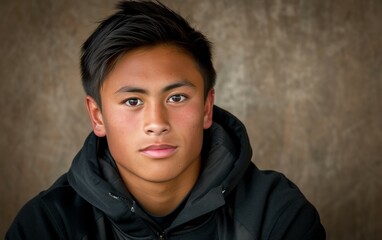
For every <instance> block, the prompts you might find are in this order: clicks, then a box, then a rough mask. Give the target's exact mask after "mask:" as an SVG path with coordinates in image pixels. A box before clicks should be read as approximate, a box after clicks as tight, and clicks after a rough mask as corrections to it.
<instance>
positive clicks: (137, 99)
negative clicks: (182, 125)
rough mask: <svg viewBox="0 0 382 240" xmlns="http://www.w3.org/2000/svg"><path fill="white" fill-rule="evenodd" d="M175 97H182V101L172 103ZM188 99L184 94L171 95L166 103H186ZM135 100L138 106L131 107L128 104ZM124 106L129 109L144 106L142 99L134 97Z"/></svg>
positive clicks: (127, 100) (124, 102) (126, 101)
mask: <svg viewBox="0 0 382 240" xmlns="http://www.w3.org/2000/svg"><path fill="white" fill-rule="evenodd" d="M174 97H180V101H178V102H174V101H171V99H172V98H174ZM187 99H188V97H187V96H186V95H184V94H174V95H171V96H170V97H169V98H168V99H167V100H166V102H167V103H182V102H184V101H186V100H187ZM133 100H134V101H137V102H138V104H137V105H131V104H129V103H128V102H129V101H133ZM123 104H125V105H127V106H128V107H138V106H140V105H142V104H143V101H142V100H141V99H139V98H134V97H132V98H128V99H126V100H124V101H123Z"/></svg>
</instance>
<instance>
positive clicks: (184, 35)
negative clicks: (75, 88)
mask: <svg viewBox="0 0 382 240" xmlns="http://www.w3.org/2000/svg"><path fill="white" fill-rule="evenodd" d="M117 10H118V11H117V12H116V13H115V14H113V15H112V16H110V17H108V18H107V19H105V20H104V21H102V22H101V23H100V25H99V26H98V28H97V29H96V30H95V31H94V32H93V33H92V34H91V35H90V37H89V38H88V39H87V40H86V42H85V43H84V44H83V46H82V56H81V72H82V84H83V87H84V89H85V92H86V94H87V95H89V96H91V97H92V98H94V99H95V101H96V102H97V104H98V105H99V106H100V107H101V96H100V88H101V86H102V83H103V81H104V80H105V78H106V77H107V74H108V73H109V72H110V71H111V70H112V69H113V66H114V65H115V63H116V62H117V61H118V57H120V56H121V55H123V54H125V53H127V52H129V51H132V50H135V49H138V48H141V47H150V46H155V45H158V44H173V45H175V46H177V47H180V48H181V49H183V50H185V51H186V52H187V53H189V54H190V56H191V57H193V59H194V60H195V62H196V63H197V65H198V68H199V70H200V72H201V75H202V77H203V79H204V95H205V97H206V96H207V93H208V91H209V90H210V89H212V88H213V86H214V84H215V79H216V72H215V69H214V66H213V63H212V53H211V43H210V42H209V41H208V40H207V38H206V37H205V36H204V35H203V34H202V33H201V32H199V31H196V30H195V29H194V28H192V27H191V26H190V24H189V23H188V22H187V21H186V20H185V19H184V18H182V17H181V16H180V15H178V14H177V13H175V12H174V11H172V10H171V9H169V8H168V7H166V6H165V5H163V4H162V3H160V2H159V1H155V2H153V1H122V2H119V3H118V5H117Z"/></svg>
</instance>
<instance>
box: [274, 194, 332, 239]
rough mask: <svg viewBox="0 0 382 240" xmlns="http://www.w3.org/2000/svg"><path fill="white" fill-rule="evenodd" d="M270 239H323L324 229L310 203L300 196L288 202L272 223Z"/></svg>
mask: <svg viewBox="0 0 382 240" xmlns="http://www.w3.org/2000/svg"><path fill="white" fill-rule="evenodd" d="M268 239H270V240H281V239H283V240H295V239H301V240H324V239H326V233H325V229H324V227H323V226H322V224H321V221H320V217H319V215H318V213H317V211H316V209H315V208H314V206H313V205H312V204H310V203H309V202H308V201H307V200H306V199H305V198H300V199H297V200H295V201H294V202H292V203H291V204H289V205H288V206H287V207H286V209H285V211H283V213H282V214H281V215H280V216H279V217H278V219H277V220H276V222H275V224H274V225H273V227H272V229H271V231H270V235H269V238H268Z"/></svg>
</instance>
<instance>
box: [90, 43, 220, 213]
mask: <svg viewBox="0 0 382 240" xmlns="http://www.w3.org/2000/svg"><path fill="white" fill-rule="evenodd" d="M100 94H101V99H102V110H101V108H99V106H97V104H96V102H95V101H94V99H92V98H91V97H89V96H88V97H87V98H86V103H87V108H88V112H89V115H90V119H91V122H92V125H93V131H94V133H95V134H96V135H97V136H99V137H104V136H106V137H107V141H108V144H109V148H110V152H111V154H112V156H113V158H114V160H115V162H116V164H117V167H118V170H119V172H120V174H121V176H122V179H123V181H124V183H125V185H126V187H127V188H128V190H129V191H130V192H131V193H132V194H133V196H134V197H135V198H136V200H137V201H138V202H139V203H140V204H141V205H142V206H143V207H144V208H145V209H146V211H148V212H149V213H151V214H153V215H157V216H163V215H166V214H168V213H170V212H171V211H172V210H173V209H175V207H176V206H177V205H178V204H179V203H180V202H181V201H182V199H183V198H184V197H185V196H186V195H187V194H188V192H189V191H190V190H191V188H192V187H193V186H194V184H195V182H196V180H197V178H198V174H199V171H200V162H201V159H200V152H201V148H202V140H203V129H206V128H209V127H210V126H211V124H212V108H213V102H214V92H213V90H211V91H210V92H209V93H208V95H207V98H206V99H205V96H204V83H203V78H202V75H201V73H200V71H199V69H198V67H197V64H196V62H195V61H194V60H193V58H192V57H191V56H190V55H189V54H187V53H186V52H185V51H183V50H182V49H180V48H178V47H175V46H173V45H163V44H162V45H158V46H154V47H146V48H140V49H137V50H134V51H131V52H128V53H126V54H124V55H123V56H122V57H120V59H119V60H118V62H117V63H116V65H115V67H114V69H113V70H112V71H111V73H109V75H108V76H107V78H106V79H105V81H104V83H103V85H102V87H101V90H100Z"/></svg>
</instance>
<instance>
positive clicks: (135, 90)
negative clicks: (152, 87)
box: [115, 80, 196, 94]
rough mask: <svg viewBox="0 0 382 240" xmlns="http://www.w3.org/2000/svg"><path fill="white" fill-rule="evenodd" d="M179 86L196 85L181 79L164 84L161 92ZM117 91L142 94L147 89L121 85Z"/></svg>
mask: <svg viewBox="0 0 382 240" xmlns="http://www.w3.org/2000/svg"><path fill="white" fill-rule="evenodd" d="M180 87H191V88H196V86H195V85H194V84H193V83H191V82H189V81H187V80H181V81H179V82H175V83H172V84H169V85H167V86H165V87H164V88H163V90H162V92H167V91H170V90H172V89H175V88H180ZM115 93H116V94H117V93H142V94H148V91H147V90H145V89H143V88H139V87H132V86H123V87H121V88H120V89H118V90H117V91H116V92H115Z"/></svg>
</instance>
